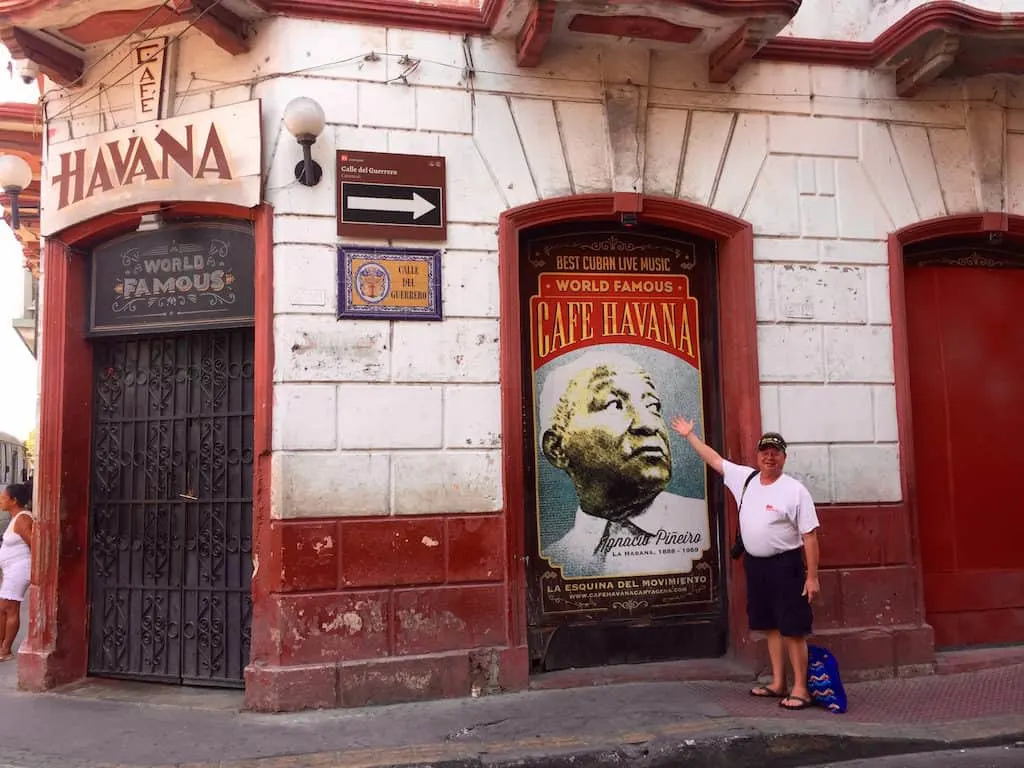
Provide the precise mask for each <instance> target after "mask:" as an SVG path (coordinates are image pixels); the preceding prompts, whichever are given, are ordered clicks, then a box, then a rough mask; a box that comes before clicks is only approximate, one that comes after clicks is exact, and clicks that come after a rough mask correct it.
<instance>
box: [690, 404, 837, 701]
mask: <svg viewBox="0 0 1024 768" xmlns="http://www.w3.org/2000/svg"><path fill="white" fill-rule="evenodd" d="M672 428H673V429H675V430H676V432H678V433H679V434H680V435H682V436H683V437H684V438H686V441H687V442H688V443H689V444H690V446H691V447H692V448H693V450H694V451H696V452H697V455H698V456H700V458H701V459H703V461H704V463H705V464H707V465H708V466H709V467H711V468H712V469H713V470H715V471H716V472H718V474H720V475H722V476H723V477H724V479H725V485H726V487H727V488H728V489H729V490H730V491H731V492H732V495H733V497H734V498H735V499H736V503H737V504H738V505H740V535H741V537H742V539H743V546H744V549H745V550H746V556H745V557H744V562H743V565H744V570H745V571H746V574H747V621H748V622H749V624H750V629H751V631H755V632H763V633H764V634H765V635H766V636H767V638H768V655H769V656H770V657H771V664H772V681H771V684H770V685H759V686H756V687H755V688H753V689H751V691H750V693H751V695H753V696H763V697H770V698H779V699H781V701H780V702H779V705H780V706H781V707H782V708H783V709H793V710H796V709H805V708H806V707H809V706H810V705H811V695H810V692H809V691H808V690H807V636H808V635H810V634H811V621H812V613H811V602H813V600H814V598H815V597H817V595H818V592H819V591H820V587H819V585H818V534H817V529H818V515H817V512H816V511H815V509H814V501H813V500H812V499H811V494H810V493H809V492H808V490H807V489H806V488H805V487H804V486H803V484H802V483H801V482H800V481H799V480H797V479H796V478H794V477H790V476H789V475H785V474H783V473H782V470H783V467H785V465H786V441H785V440H783V439H782V435H780V434H778V433H776V432H766V433H765V434H764V435H762V436H761V439H760V440H759V441H758V443H757V469H756V470H755V469H753V468H752V467H746V466H742V465H739V464H733V463H732V462H731V461H726V460H725V459H723V458H722V457H721V456H720V455H719V454H718V452H717V451H715V450H714V449H713V448H711V447H710V446H709V445H707V443H705V442H704V441H703V440H701V439H700V438H699V437H698V436H697V434H696V433H695V432H694V431H693V422H692V421H687V420H686V419H684V418H683V417H681V416H680V417H677V418H675V419H674V420H673V421H672ZM754 474H757V477H753V475H754ZM748 480H749V481H751V482H748ZM741 499H742V501H741ZM805 555H806V560H807V563H806V570H805V568H804V556H805ZM786 657H788V658H789V663H790V666H791V667H792V669H793V688H792V690H790V691H789V693H788V694H787V693H786V667H785V662H786Z"/></svg>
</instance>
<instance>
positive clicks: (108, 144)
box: [41, 100, 262, 236]
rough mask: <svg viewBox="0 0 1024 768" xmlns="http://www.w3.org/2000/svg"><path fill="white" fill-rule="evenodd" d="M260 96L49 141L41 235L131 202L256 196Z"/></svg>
mask: <svg viewBox="0 0 1024 768" xmlns="http://www.w3.org/2000/svg"><path fill="white" fill-rule="evenodd" d="M261 155H262V142H261V138H260V102H259V100H256V101H247V102H244V103H242V104H233V105H231V106H228V107H220V108H219V109H211V110H207V111H205V112H196V113H193V114H190V115H182V116H180V117H174V118H171V119H168V120H154V121H151V122H145V123H139V124H137V125H134V126H131V127H129V128H120V129H118V130H115V131H108V132H106V133H100V134H94V135H92V136H86V137H84V138H81V139H74V140H72V141H65V142H61V143H58V144H51V145H50V147H49V152H48V159H47V162H46V169H45V175H44V179H43V188H42V199H41V207H42V216H41V219H42V221H41V224H42V226H41V234H42V235H44V236H48V235H52V234H54V233H55V232H59V231H61V230H62V229H64V228H66V227H68V226H70V225H72V224H77V223H78V222H80V221H85V220H86V219H90V218H92V217H94V216H98V215H99V214H102V213H106V212H108V211H113V210H116V209H118V208H124V207H125V206H129V205H137V204H139V203H156V202H181V201H204V202H217V203H230V204H233V205H240V206H244V207H247V208H249V207H252V206H254V205H258V204H259V202H260V170H261V164H262V163H261Z"/></svg>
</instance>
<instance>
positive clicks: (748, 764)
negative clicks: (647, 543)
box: [335, 729, 1024, 768]
mask: <svg viewBox="0 0 1024 768" xmlns="http://www.w3.org/2000/svg"><path fill="white" fill-rule="evenodd" d="M1015 744H1016V745H1020V746H1021V747H1022V759H1024V729H1021V730H1019V731H1017V732H1014V733H1007V734H1001V735H990V736H983V737H979V738H962V739H955V740H948V739H929V738H900V737H873V736H859V735H850V734H794V733H755V734H747V735H740V736H714V737H706V738H698V739H686V740H684V741H679V740H669V739H656V740H654V741H652V742H649V743H647V744H637V745H626V746H616V747H602V748H596V749H585V750H566V751H562V752H559V753H555V754H552V753H547V754H539V753H538V754H520V755H515V756H512V755H504V756H501V755H486V754H484V755H479V756H476V757H468V756H467V757H458V758H451V759H441V760H436V761H429V762H422V761H421V762H399V763H379V764H377V766H375V767H374V768H622V767H623V766H629V768H681V767H683V766H700V768H765V766H771V768H801V767H803V766H818V765H821V764H830V765H831V764H835V763H842V762H845V761H850V760H864V759H871V758H877V757H885V756H890V755H901V754H912V753H922V752H938V751H943V750H957V749H978V748H984V747H999V746H1013V745H1015ZM480 746H481V749H486V745H483V744H482V745H480ZM335 765H336V766H338V767H339V768H341V766H347V765H355V764H349V763H346V762H345V761H344V759H342V760H341V761H340V762H338V763H336V764H335ZM358 765H360V766H361V768H369V767H368V766H366V764H365V763H359V764H358Z"/></svg>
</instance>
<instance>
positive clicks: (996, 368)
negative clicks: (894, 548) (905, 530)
mask: <svg viewBox="0 0 1024 768" xmlns="http://www.w3.org/2000/svg"><path fill="white" fill-rule="evenodd" d="M899 245H900V254H899V259H900V265H901V267H902V286H899V285H898V283H894V294H893V295H894V307H895V306H897V305H902V307H903V310H902V312H901V313H900V316H899V317H894V327H897V330H898V329H899V328H900V327H902V329H903V338H902V339H899V338H897V357H898V358H899V357H900V352H901V350H902V354H903V355H904V357H903V360H904V361H905V362H904V364H902V365H898V366H897V367H898V369H900V374H898V376H899V378H902V382H898V384H897V386H898V391H899V390H902V391H901V393H900V395H901V400H902V403H901V438H902V440H903V447H904V461H905V465H906V468H907V472H908V476H909V478H910V483H909V486H910V488H911V489H912V490H911V494H912V501H913V504H914V508H915V513H916V515H915V517H916V523H917V539H918V543H919V551H920V565H921V574H922V584H923V594H924V604H925V613H926V620H927V622H928V623H929V624H931V625H932V627H933V628H934V631H935V643H936V646H937V647H938V648H959V647H965V646H978V645H996V644H1006V643H1021V642H1024V549H1022V548H1021V547H1020V546H1018V542H1019V539H1020V536H1021V534H1022V533H1024V521H1022V518H1021V517H1020V515H1019V514H1018V512H1017V507H1018V506H1019V505H1018V504H1017V503H1016V502H1015V499H1016V497H1017V494H1016V493H1015V491H1016V482H1017V477H1018V475H1019V470H1018V465H1019V458H1018V454H1019V450H1018V447H1017V443H1018V441H1019V437H1020V435H1021V434H1022V432H1024V388H1022V387H1021V385H1020V382H1021V381H1024V326H1022V325H1021V324H1020V323H1017V322H1015V321H1014V317H1015V316H1016V314H1017V310H1018V308H1019V307H1020V306H1021V304H1022V303H1024V222H1022V221H1021V220H1020V219H1015V218H1013V217H1007V216H1003V215H989V216H974V217H957V218H955V219H952V220H943V221H938V222H930V223H925V224H924V225H917V226H916V227H914V228H911V229H910V230H908V231H905V232H904V233H902V238H901V242H900V243H899ZM897 291H899V294H901V296H900V295H899V294H897ZM899 298H902V301H898V299H899ZM897 321H899V322H897Z"/></svg>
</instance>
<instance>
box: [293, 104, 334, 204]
mask: <svg viewBox="0 0 1024 768" xmlns="http://www.w3.org/2000/svg"><path fill="white" fill-rule="evenodd" d="M325 119H326V118H325V117H324V110H323V107H321V106H320V105H319V104H317V103H316V101H314V100H313V99H311V98H309V97H307V96H299V97H298V98H297V99H292V100H291V101H289V102H288V106H286V107H285V108H284V126H285V128H287V129H288V133H290V134H291V135H292V136H294V137H295V140H296V141H298V142H299V145H300V146H301V147H302V162H300V163H299V164H298V165H296V166H295V179H296V180H297V181H298V182H299V183H301V184H305V185H306V186H307V187H315V186H316V185H317V184H319V183H320V177H321V176H322V175H323V169H322V168H321V167H320V165H319V164H318V163H317V162H316V161H315V160H314V159H313V153H312V147H313V145H314V144H315V143H316V139H317V137H318V136H319V135H320V134H321V133H323V130H324V122H325Z"/></svg>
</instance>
